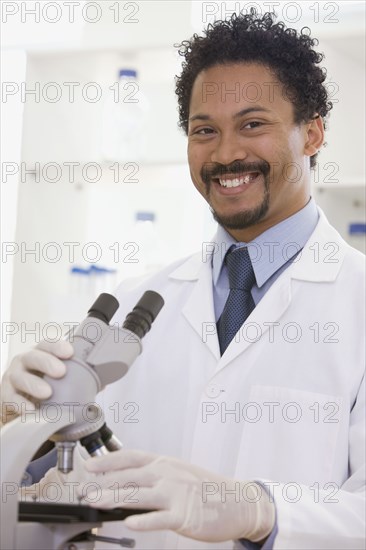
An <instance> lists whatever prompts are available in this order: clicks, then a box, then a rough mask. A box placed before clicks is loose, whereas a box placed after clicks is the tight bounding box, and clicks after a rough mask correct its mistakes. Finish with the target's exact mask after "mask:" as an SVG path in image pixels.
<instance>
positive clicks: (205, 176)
mask: <svg viewBox="0 0 366 550" xmlns="http://www.w3.org/2000/svg"><path fill="white" fill-rule="evenodd" d="M270 169H271V167H270V165H269V163H268V162H267V161H265V160H261V161H257V162H242V161H240V160H235V161H234V162H232V163H231V164H228V165H224V164H218V163H214V162H210V163H206V164H204V166H203V167H202V169H201V178H202V181H203V182H204V183H205V184H206V185H209V184H210V183H211V180H212V179H213V178H221V177H223V176H225V175H227V174H242V173H243V172H260V173H261V174H263V175H264V176H267V175H268V174H269V172H270Z"/></svg>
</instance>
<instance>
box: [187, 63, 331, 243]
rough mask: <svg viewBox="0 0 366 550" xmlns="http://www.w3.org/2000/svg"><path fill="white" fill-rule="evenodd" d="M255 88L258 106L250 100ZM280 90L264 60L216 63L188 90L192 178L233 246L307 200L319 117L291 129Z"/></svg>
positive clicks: (289, 109) (291, 112)
mask: <svg viewBox="0 0 366 550" xmlns="http://www.w3.org/2000/svg"><path fill="white" fill-rule="evenodd" d="M253 84H255V93H256V95H257V96H259V99H258V100H257V101H256V102H255V103H254V102H253V100H251V98H250V97H247V96H248V94H249V91H250V90H251V86H252V88H253ZM284 92H285V90H284V88H283V84H282V83H281V82H279V80H278V78H277V77H276V75H275V74H274V73H273V71H271V70H270V69H269V68H268V67H266V66H265V65H263V62H257V63H253V62H249V63H247V62H245V63H233V62H231V63H230V62H226V63H225V64H222V63H220V64H218V65H214V66H213V67H209V68H207V69H204V70H202V71H201V72H200V73H199V75H198V76H197V78H196V80H195V82H194V85H193V89H192V95H191V101H190V110H189V112H190V116H189V125H188V159H189V165H190V171H191V177H192V180H193V182H194V184H195V186H196V188H197V189H198V191H199V192H200V193H201V194H202V195H203V196H204V198H205V199H206V200H207V201H208V203H209V204H210V206H211V208H212V210H213V214H214V218H215V219H216V220H217V221H218V222H219V223H220V224H221V225H222V226H223V227H225V228H226V229H228V230H229V232H230V234H231V235H232V236H233V237H234V238H235V239H236V240H237V241H245V242H249V241H251V240H253V239H254V238H255V237H257V236H258V235H260V234H261V233H263V232H264V231H265V230H267V229H268V228H270V227H272V226H274V225H276V224H278V223H279V222H280V221H282V220H284V219H285V218H288V217H290V216H292V215H293V214H295V213H296V212H298V211H299V210H301V209H302V208H303V207H304V206H305V205H306V204H307V202H308V201H309V198H310V162H309V159H310V157H311V156H312V155H315V153H316V152H317V151H318V150H319V148H320V147H321V145H322V142H323V123H322V119H321V118H320V117H317V118H312V119H310V120H309V121H307V122H306V123H305V122H304V123H303V124H298V123H295V113H294V106H293V104H292V103H291V102H290V101H289V100H288V99H287V98H286V97H285V93H284ZM315 116H316V113H314V117H315Z"/></svg>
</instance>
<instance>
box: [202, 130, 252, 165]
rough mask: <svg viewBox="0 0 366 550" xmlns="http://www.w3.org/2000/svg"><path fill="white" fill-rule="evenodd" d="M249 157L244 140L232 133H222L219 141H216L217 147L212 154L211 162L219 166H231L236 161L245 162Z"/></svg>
mask: <svg viewBox="0 0 366 550" xmlns="http://www.w3.org/2000/svg"><path fill="white" fill-rule="evenodd" d="M247 156H248V152H247V148H246V147H245V145H244V143H243V140H242V139H239V138H238V136H236V135H235V134H233V133H232V132H226V133H222V134H221V135H220V138H219V139H218V140H215V147H214V149H213V151H212V153H211V161H212V162H217V163H219V164H224V165H229V164H230V163H232V162H234V161H235V160H241V161H242V160H244V159H246V158H247Z"/></svg>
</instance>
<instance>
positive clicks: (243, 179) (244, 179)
mask: <svg viewBox="0 0 366 550" xmlns="http://www.w3.org/2000/svg"><path fill="white" fill-rule="evenodd" d="M258 175H259V172H249V173H247V174H245V175H242V176H239V177H238V176H235V177H234V176H225V177H223V178H215V181H216V182H218V183H220V185H221V186H222V187H239V186H240V185H246V184H248V183H251V182H252V181H254V180H255V179H256V178H257V176H258Z"/></svg>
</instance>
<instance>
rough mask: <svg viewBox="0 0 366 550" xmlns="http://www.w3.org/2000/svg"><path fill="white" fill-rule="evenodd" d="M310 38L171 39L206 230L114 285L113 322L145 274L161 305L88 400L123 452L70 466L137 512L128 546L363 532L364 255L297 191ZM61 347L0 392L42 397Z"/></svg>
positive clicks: (325, 104) (315, 100)
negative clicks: (190, 249) (211, 230)
mask: <svg viewBox="0 0 366 550" xmlns="http://www.w3.org/2000/svg"><path fill="white" fill-rule="evenodd" d="M314 43H315V42H314V40H312V39H311V38H310V37H309V36H308V35H307V34H298V33H296V32H295V31H293V30H286V29H285V28H284V25H283V24H282V23H275V22H274V18H273V17H272V16H271V15H270V14H265V15H264V16H263V17H262V18H258V17H257V15H256V14H255V12H253V11H252V12H251V13H250V14H246V15H243V14H241V15H239V16H237V15H234V16H232V18H231V19H230V20H229V21H217V22H216V23H214V24H213V25H212V26H209V28H208V29H207V31H206V34H205V36H204V37H197V36H194V37H193V38H192V40H191V41H189V42H184V43H183V44H182V46H181V50H180V53H181V54H182V55H184V56H185V62H186V63H185V65H184V66H183V72H182V74H181V76H180V77H179V78H178V79H177V88H176V92H177V95H178V102H179V114H180V125H181V126H182V127H183V128H184V130H185V131H186V132H187V135H188V161H189V166H190V173H191V177H192V181H193V183H194V185H195V186H196V188H197V190H198V191H199V192H200V193H201V194H202V195H203V196H204V198H205V199H206V200H207V202H208V203H209V205H210V207H211V209H212V212H213V215H214V217H215V219H216V220H217V221H218V223H219V229H218V232H217V234H216V236H215V239H214V241H213V242H212V243H203V246H202V251H201V252H200V253H198V254H196V255H193V256H192V257H190V258H188V259H185V260H182V261H179V262H176V263H175V264H174V265H171V266H169V267H167V268H165V269H164V270H163V271H161V272H160V273H158V274H156V275H154V276H152V277H150V278H149V279H148V280H147V281H145V282H143V283H135V284H133V283H132V284H131V285H130V286H128V285H127V284H125V285H123V286H122V287H120V288H119V289H118V291H117V298H118V300H119V302H120V304H121V306H122V307H121V308H120V311H119V312H118V317H116V318H115V319H114V320H118V321H123V319H124V317H125V314H126V313H127V312H128V311H129V310H130V309H131V307H133V306H134V304H135V303H136V301H137V299H139V298H140V296H141V294H142V293H143V291H144V290H146V289H151V290H155V291H157V292H159V293H160V294H162V296H163V297H164V300H165V304H166V305H165V307H164V308H163V310H162V312H161V313H160V315H159V318H158V320H157V321H156V324H155V326H154V328H153V330H152V332H151V333H149V334H148V335H147V336H146V338H145V341H144V352H143V354H142V355H141V357H140V358H139V359H138V360H137V361H136V363H135V364H134V366H133V367H132V368H131V371H130V372H129V374H128V375H127V376H126V377H125V378H124V379H123V380H122V381H121V382H117V383H115V384H111V385H110V386H108V387H107V388H106V390H105V391H104V392H103V395H102V397H101V402H102V403H103V404H104V411H105V413H106V420H107V423H108V424H109V425H110V427H111V428H112V429H113V430H114V432H115V433H116V435H117V436H118V437H120V439H122V440H123V442H124V444H125V448H126V450H122V451H118V452H115V453H111V454H110V455H108V456H106V457H103V458H93V459H89V460H88V461H87V462H86V464H85V469H86V471H87V472H90V474H85V470H83V472H82V474H80V475H82V476H83V477H84V478H85V476H86V478H87V479H88V475H90V476H91V477H90V479H95V477H94V476H95V475H97V476H98V478H97V479H98V483H99V484H100V493H99V494H97V495H90V494H88V496H87V497H86V496H85V495H84V497H85V498H84V500H85V501H86V502H89V503H92V504H91V505H92V506H97V507H106V508H108V507H116V506H125V507H129V508H145V509H149V508H150V509H154V510H155V511H154V512H150V513H148V514H143V515H141V516H133V517H132V516H131V517H130V518H129V519H128V520H127V521H126V522H125V525H127V527H128V528H129V529H131V531H127V532H128V533H129V534H130V535H131V533H135V534H136V538H137V542H138V545H139V547H140V548H194V549H196V548H197V549H198V548H230V547H232V545H233V541H235V544H237V545H238V547H248V548H256V547H259V546H262V547H263V548H272V547H274V548H362V547H363V546H364V534H365V519H364V518H365V510H364V498H363V497H364V495H363V489H364V469H363V468H364V450H365V437H364V411H365V407H364V397H365V390H364V361H363V350H364V344H363V340H362V338H363V337H364V333H365V331H364V330H363V325H362V318H363V313H364V301H363V297H362V295H361V294H362V291H363V265H364V258H363V256H362V255H361V254H360V253H358V252H357V251H355V250H354V249H352V248H351V247H350V246H348V245H347V244H346V243H345V242H344V241H343V240H342V239H341V237H340V236H339V234H338V233H337V232H336V231H335V229H334V228H333V227H331V226H330V225H329V223H328V222H327V220H326V217H325V215H324V213H323V212H321V211H320V210H319V209H318V208H317V207H316V205H315V203H314V200H313V199H312V198H311V196H310V175H311V168H313V167H314V166H315V163H316V157H317V154H318V151H319V150H320V148H321V146H322V144H323V141H324V123H325V119H326V117H327V114H328V112H329V110H330V108H331V104H330V102H329V101H328V98H327V92H326V88H325V86H324V80H325V73H324V71H323V70H322V69H321V68H320V67H319V66H318V64H319V63H320V62H321V60H322V56H321V55H320V54H317V53H316V52H315V51H314V50H313V49H312V48H313V46H314ZM51 354H52V355H51ZM71 354H72V349H71V348H70V345H69V344H67V343H62V342H58V343H57V344H55V345H50V344H43V345H42V346H41V348H40V350H35V351H32V352H29V353H27V354H24V355H23V356H20V357H18V358H15V359H14V360H13V363H12V364H11V365H10V367H9V369H8V372H7V373H6V374H5V376H4V382H3V401H7V402H15V403H19V402H20V401H24V399H25V397H24V394H29V395H31V396H32V397H33V398H36V399H44V398H46V397H48V396H49V394H50V389H49V387H48V386H47V385H46V383H45V382H43V381H40V380H39V378H38V377H36V376H34V374H32V373H30V372H29V371H30V370H38V371H40V372H44V373H47V374H49V375H51V376H55V377H58V376H62V375H63V373H64V366H63V364H62V362H61V361H60V360H59V359H66V358H67V357H69V356H70V355H71ZM56 357H58V358H59V359H56ZM131 408H132V410H131ZM130 449H134V450H130ZM47 475H48V476H52V471H51V472H49V473H48V474H47ZM92 476H93V477H92ZM131 482H132V483H135V484H136V488H137V493H136V495H134V496H135V497H136V498H131V486H130V485H128V484H130V483H131ZM80 494H82V493H80ZM95 496H97V498H93V497H95ZM93 501H94V502H93ZM108 529H109V530H113V529H115V527H114V528H113V526H108V528H107V530H108ZM136 531H140V532H139V533H136ZM143 532H145V533H143Z"/></svg>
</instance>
